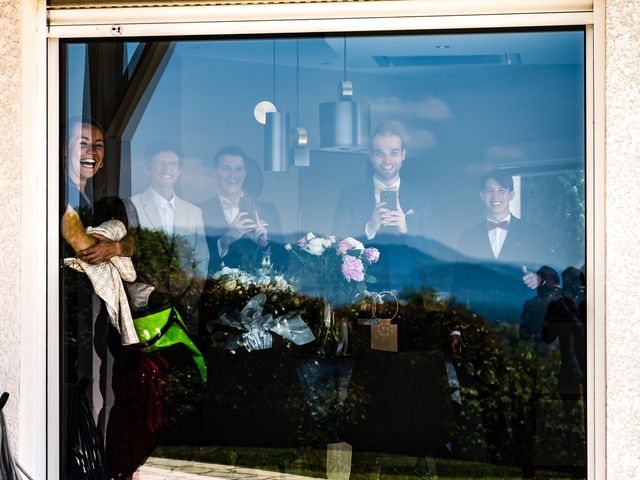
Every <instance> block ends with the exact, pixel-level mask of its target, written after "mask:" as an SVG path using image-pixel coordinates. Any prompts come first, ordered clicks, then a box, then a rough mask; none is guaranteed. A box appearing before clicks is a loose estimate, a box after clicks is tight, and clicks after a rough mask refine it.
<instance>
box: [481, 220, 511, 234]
mask: <svg viewBox="0 0 640 480" xmlns="http://www.w3.org/2000/svg"><path fill="white" fill-rule="evenodd" d="M486 226H487V231H488V232H490V231H491V230H493V229H494V228H502V229H503V230H509V222H508V221H507V220H503V221H502V222H492V221H491V220H487V221H486Z"/></svg>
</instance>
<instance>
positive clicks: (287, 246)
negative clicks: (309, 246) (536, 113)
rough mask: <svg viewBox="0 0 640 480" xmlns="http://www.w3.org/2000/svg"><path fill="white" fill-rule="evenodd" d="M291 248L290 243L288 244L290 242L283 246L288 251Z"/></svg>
mask: <svg viewBox="0 0 640 480" xmlns="http://www.w3.org/2000/svg"><path fill="white" fill-rule="evenodd" d="M291 248H292V247H291V244H290V243H287V244H286V245H285V246H284V249H285V250H286V251H287V252H290V251H291Z"/></svg>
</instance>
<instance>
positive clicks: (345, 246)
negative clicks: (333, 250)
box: [338, 240, 353, 255]
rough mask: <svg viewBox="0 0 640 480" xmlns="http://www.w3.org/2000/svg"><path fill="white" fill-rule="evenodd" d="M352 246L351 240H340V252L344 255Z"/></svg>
mask: <svg viewBox="0 0 640 480" xmlns="http://www.w3.org/2000/svg"><path fill="white" fill-rule="evenodd" d="M352 248H353V247H352V246H351V244H350V243H349V242H347V241H346V240H340V242H339V243H338V253H340V254H342V255H344V254H345V253H347V252H348V251H349V250H351V249H352Z"/></svg>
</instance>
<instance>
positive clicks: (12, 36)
mask: <svg viewBox="0 0 640 480" xmlns="http://www.w3.org/2000/svg"><path fill="white" fill-rule="evenodd" d="M21 12H22V11H21V4H20V2H16V1H14V0H0V119H1V120H0V121H1V123H0V125H1V128H0V224H1V227H0V391H2V392H4V391H7V392H9V393H10V395H11V396H10V398H9V402H8V403H7V405H6V406H5V408H4V410H3V412H4V415H5V419H6V420H7V423H8V425H7V429H8V431H9V434H10V437H11V440H12V442H11V443H12V446H13V447H14V449H15V448H16V445H17V443H16V440H17V433H18V424H19V421H18V418H19V417H18V415H19V405H20V402H19V400H20V332H21V329H20V320H21V319H20V302H21V301H23V298H21V293H22V292H21V291H20V283H21V282H20V268H21V265H20V248H21V247H20V240H21V238H20V229H21V194H20V191H21V190H20V189H21V168H20V165H21V160H22V155H21V125H22V122H21V113H22V109H21V95H22V88H21V81H22V75H21V73H22V65H21V62H22V57H21V55H20V54H19V53H20V48H21V45H22V38H21V37H22V32H21V14H22V13H21Z"/></svg>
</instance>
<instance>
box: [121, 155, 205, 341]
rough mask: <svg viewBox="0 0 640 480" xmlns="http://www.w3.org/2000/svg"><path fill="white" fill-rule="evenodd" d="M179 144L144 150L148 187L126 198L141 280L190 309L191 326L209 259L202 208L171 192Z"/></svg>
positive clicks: (179, 157)
mask: <svg viewBox="0 0 640 480" xmlns="http://www.w3.org/2000/svg"><path fill="white" fill-rule="evenodd" d="M183 162H184V160H183V156H182V152H181V150H180V148H179V147H178V146H176V145H171V144H168V143H155V144H152V145H151V146H150V147H149V148H147V150H146V153H145V173H146V174H147V176H148V177H149V187H148V188H147V189H146V190H145V191H144V192H142V193H139V194H137V195H134V196H132V197H131V203H132V204H133V205H134V206H135V209H136V212H137V217H138V225H136V226H137V227H139V228H138V243H139V248H138V252H137V254H136V256H135V259H134V260H135V265H136V269H137V270H138V275H139V277H140V279H141V280H142V281H144V282H145V283H148V284H150V285H153V286H154V287H155V289H156V291H158V292H164V293H169V294H171V296H172V297H173V298H174V300H175V301H177V302H179V303H180V304H181V305H182V306H183V307H186V308H187V309H188V310H189V311H190V313H191V317H192V318H191V324H192V326H190V330H192V331H197V313H196V312H197V309H196V308H194V307H195V306H196V305H197V304H198V301H199V299H200V295H201V294H202V288H203V284H204V281H203V279H204V275H205V274H206V271H207V266H208V263H209V249H208V247H207V243H206V239H205V234H204V222H203V220H202V211H201V210H200V209H199V208H198V207H196V206H195V205H194V204H192V203H190V202H187V201H186V200H183V199H182V198H180V197H179V196H178V195H176V193H175V190H174V187H175V184H176V182H177V180H178V179H179V178H180V175H181V174H182V169H183Z"/></svg>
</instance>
